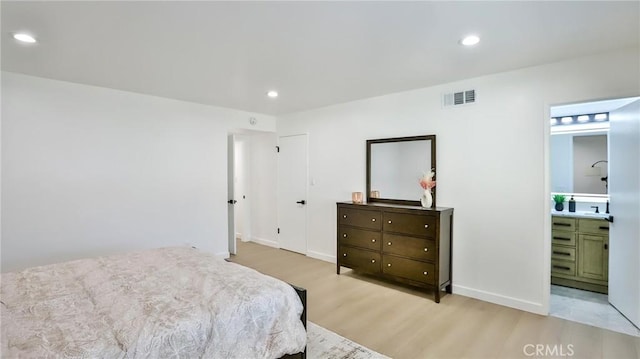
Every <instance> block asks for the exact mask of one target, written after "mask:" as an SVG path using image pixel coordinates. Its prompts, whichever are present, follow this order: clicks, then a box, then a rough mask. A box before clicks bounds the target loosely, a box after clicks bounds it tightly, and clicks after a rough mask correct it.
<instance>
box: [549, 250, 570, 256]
mask: <svg viewBox="0 0 640 359" xmlns="http://www.w3.org/2000/svg"><path fill="white" fill-rule="evenodd" d="M553 254H559V255H562V256H570V255H571V253H566V252H556V251H553Z"/></svg>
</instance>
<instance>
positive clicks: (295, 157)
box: [278, 135, 307, 254]
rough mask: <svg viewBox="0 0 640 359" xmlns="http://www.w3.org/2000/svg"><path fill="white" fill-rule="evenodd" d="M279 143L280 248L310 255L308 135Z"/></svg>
mask: <svg viewBox="0 0 640 359" xmlns="http://www.w3.org/2000/svg"><path fill="white" fill-rule="evenodd" d="M278 142H279V151H280V152H279V153H278V227H279V231H280V234H279V235H278V242H279V245H280V248H283V249H287V250H290V251H294V252H298V253H302V254H306V253H307V135H296V136H283V137H280V138H279V141H278Z"/></svg>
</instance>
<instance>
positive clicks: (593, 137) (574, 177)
mask: <svg viewBox="0 0 640 359" xmlns="http://www.w3.org/2000/svg"><path fill="white" fill-rule="evenodd" d="M607 140H608V130H600V131H591V132H568V133H558V134H555V133H552V135H551V139H550V148H551V192H557V193H569V194H578V195H587V196H606V195H607V193H608V179H609V173H608V172H609V171H608V169H609V166H608V158H609V156H608V152H607Z"/></svg>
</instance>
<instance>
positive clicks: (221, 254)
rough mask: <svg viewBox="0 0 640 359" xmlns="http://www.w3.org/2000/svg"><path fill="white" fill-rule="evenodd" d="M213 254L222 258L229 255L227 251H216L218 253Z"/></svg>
mask: <svg viewBox="0 0 640 359" xmlns="http://www.w3.org/2000/svg"><path fill="white" fill-rule="evenodd" d="M213 255H214V256H216V257H219V258H224V259H226V258H229V257H231V254H230V253H229V252H218V253H214V254H213Z"/></svg>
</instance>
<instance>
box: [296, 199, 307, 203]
mask: <svg viewBox="0 0 640 359" xmlns="http://www.w3.org/2000/svg"><path fill="white" fill-rule="evenodd" d="M296 203H297V204H307V202H306V201H305V200H304V199H303V200H302V201H298V202H296Z"/></svg>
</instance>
